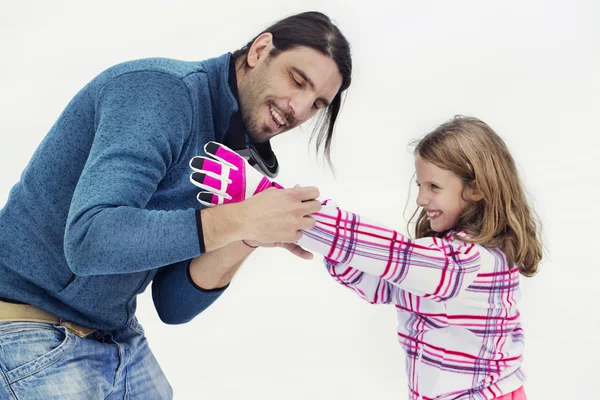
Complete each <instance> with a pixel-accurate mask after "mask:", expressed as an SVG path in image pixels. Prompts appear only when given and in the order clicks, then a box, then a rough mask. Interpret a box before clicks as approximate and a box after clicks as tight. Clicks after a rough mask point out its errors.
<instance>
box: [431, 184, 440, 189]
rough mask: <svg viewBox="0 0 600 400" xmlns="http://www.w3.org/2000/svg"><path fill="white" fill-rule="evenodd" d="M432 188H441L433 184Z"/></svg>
mask: <svg viewBox="0 0 600 400" xmlns="http://www.w3.org/2000/svg"><path fill="white" fill-rule="evenodd" d="M431 188H432V189H439V188H440V187H439V186H438V185H434V184H433V183H432V184H431Z"/></svg>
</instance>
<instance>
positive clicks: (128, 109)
mask: <svg viewBox="0 0 600 400" xmlns="http://www.w3.org/2000/svg"><path fill="white" fill-rule="evenodd" d="M350 76H351V58H350V49H349V45H348V42H347V41H346V39H345V38H344V36H343V35H342V34H341V32H340V31H339V29H338V28H337V27H336V26H334V25H333V24H332V23H331V21H330V20H329V18H328V17H326V16H325V15H323V14H320V13H316V12H310V13H303V14H299V15H295V16H292V17H289V18H286V19H283V20H281V21H279V22H277V23H276V24H274V25H273V26H271V27H269V28H267V29H266V30H265V31H264V32H263V33H261V34H260V35H258V36H257V37H256V38H255V39H253V40H252V41H250V42H249V43H248V44H247V45H246V46H245V47H244V48H242V49H241V50H239V51H237V52H235V53H234V54H233V55H231V54H225V55H223V56H221V57H218V58H214V59H209V60H205V61H202V62H183V61H175V60H166V59H147V60H138V61H131V62H126V63H123V64H120V65H117V66H114V67H112V68H110V69H108V70H107V71H105V72H103V73H101V74H100V75H99V76H97V77H96V78H95V79H94V80H92V81H91V82H90V83H89V84H88V85H86V86H85V87H84V88H83V89H82V90H81V91H80V92H79V93H78V94H77V95H76V96H75V97H74V98H73V100H72V101H71V102H70V104H69V105H68V106H67V108H66V109H65V110H64V112H63V113H62V115H61V116H60V118H59V119H58V121H57V122H56V124H55V125H54V126H53V127H52V129H51V130H50V132H49V133H48V135H47V136H46V137H45V139H44V140H43V142H42V143H41V144H40V146H39V148H38V149H37V151H36V153H35V154H34V156H33V157H32V159H31V161H30V163H29V165H28V166H27V168H26V169H25V171H24V172H23V175H22V179H21V181H20V182H19V183H17V184H16V185H15V186H14V187H13V189H12V190H11V193H10V196H9V199H8V201H7V203H6V205H5V207H4V209H2V211H1V212H0V300H1V302H0V350H1V351H0V371H1V372H2V373H1V374H0V398H18V399H24V398H26V399H33V400H35V399H55V398H56V399H58V398H60V399H95V398H102V399H104V398H106V399H113V398H114V399H117V398H123V397H124V396H125V393H127V396H128V398H130V399H156V398H171V397H172V390H171V387H170V385H169V384H168V382H167V380H166V378H165V377H164V375H163V373H162V371H161V369H160V367H159V366H158V364H157V362H156V360H155V359H154V357H153V355H152V353H151V351H150V349H149V348H148V345H147V342H146V340H145V338H144V336H143V331H142V330H141V327H140V325H139V324H138V322H137V320H136V319H135V316H134V315H135V307H136V296H137V295H138V294H140V293H141V292H143V291H144V290H145V288H146V287H147V286H148V285H149V283H150V282H152V296H153V300H154V304H155V307H156V309H157V311H158V314H159V316H160V318H161V319H162V320H163V321H164V322H166V323H169V324H179V323H184V322H187V321H190V320H191V319H192V318H194V317H195V316H196V315H198V314H199V313H200V312H202V311H203V310H204V309H206V307H208V306H209V305H210V304H211V303H212V302H214V301H215V300H216V299H217V298H218V297H219V296H220V294H221V293H223V291H224V290H225V289H226V287H227V285H228V283H229V281H230V280H231V278H232V276H233V275H234V273H235V272H236V270H237V268H238V267H239V265H240V264H241V262H242V261H243V260H244V259H245V258H246V257H247V256H248V255H249V254H250V253H251V252H252V251H253V249H254V248H255V246H256V245H257V244H258V243H273V242H283V243H286V244H284V245H283V246H284V247H286V248H288V249H289V250H291V251H292V252H294V253H295V254H297V255H299V256H301V257H304V258H308V257H309V254H308V253H306V252H304V251H302V250H301V249H300V248H298V247H297V246H296V245H294V244H292V242H294V241H295V240H297V239H298V238H299V237H300V235H301V234H300V232H299V231H300V230H301V229H305V228H307V227H311V226H313V224H314V220H313V219H312V218H310V217H308V216H307V215H309V214H311V213H313V212H315V211H317V210H318V209H319V208H320V204H319V202H317V201H315V200H314V199H315V198H316V197H317V196H318V190H317V189H316V188H314V187H297V188H294V189H290V190H267V191H265V192H264V193H262V194H260V195H257V196H255V197H253V198H251V199H249V200H248V201H244V202H241V203H238V204H232V205H223V206H218V207H214V208H210V209H201V206H200V203H198V202H197V201H196V193H195V192H196V191H197V189H196V188H194V186H193V185H191V184H190V182H189V179H188V176H189V173H190V169H189V166H188V162H189V160H190V159H191V158H192V157H193V156H195V155H197V154H202V153H203V147H204V145H205V144H206V143H207V142H209V141H211V140H214V141H219V142H223V143H225V144H227V145H228V146H229V147H232V148H233V149H235V150H239V151H240V152H241V153H243V154H246V156H247V157H248V158H250V161H251V162H252V163H254V164H255V165H256V167H257V168H262V169H263V172H265V173H267V174H271V175H274V174H275V173H276V170H277V160H276V158H275V155H274V154H273V153H272V151H271V148H270V145H269V139H270V138H272V137H273V136H276V135H278V134H280V133H283V132H285V131H287V130H289V129H292V128H294V127H296V126H298V125H300V124H302V123H303V122H305V121H307V120H308V119H310V118H311V117H313V116H314V115H315V114H317V113H318V112H319V110H322V111H321V112H322V113H324V123H323V124H322V125H321V132H320V134H319V137H318V140H317V143H318V144H320V143H324V144H325V150H326V154H327V152H328V149H329V145H330V142H331V137H332V133H333V128H334V124H335V120H336V118H337V115H338V112H339V109H340V104H341V96H342V93H343V92H344V91H345V90H346V89H347V88H348V86H349V85H350ZM244 240H246V241H245V242H244Z"/></svg>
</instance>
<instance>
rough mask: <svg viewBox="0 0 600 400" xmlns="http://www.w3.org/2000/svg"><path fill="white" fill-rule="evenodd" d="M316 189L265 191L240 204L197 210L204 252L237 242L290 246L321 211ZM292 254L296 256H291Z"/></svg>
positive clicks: (311, 224)
mask: <svg viewBox="0 0 600 400" xmlns="http://www.w3.org/2000/svg"><path fill="white" fill-rule="evenodd" d="M318 196H319V190H318V189H317V188H316V187H312V186H306V187H295V188H293V189H282V190H277V189H273V188H270V189H267V190H265V191H263V192H261V193H259V194H257V195H256V196H253V197H251V198H249V199H248V200H244V201H242V202H240V203H235V204H225V205H221V206H218V207H212V208H205V209H204V210H202V211H201V217H202V230H203V233H204V244H205V248H206V251H211V250H214V249H217V248H220V247H222V246H224V245H226V244H228V243H231V242H234V241H239V240H242V239H244V240H255V241H258V242H260V243H276V242H283V243H293V242H296V241H297V240H298V239H300V237H302V232H301V230H303V229H311V228H312V227H314V225H315V220H314V219H313V218H312V217H310V216H309V215H310V214H313V213H315V212H317V211H319V210H320V209H321V202H319V201H317V200H315V199H316V198H317V197H318ZM295 254H296V253H295Z"/></svg>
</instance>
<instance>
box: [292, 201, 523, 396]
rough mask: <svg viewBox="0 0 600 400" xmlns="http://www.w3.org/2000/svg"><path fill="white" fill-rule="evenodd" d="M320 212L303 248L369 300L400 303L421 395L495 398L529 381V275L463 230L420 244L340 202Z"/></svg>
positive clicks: (401, 330) (412, 389) (412, 384)
mask: <svg viewBox="0 0 600 400" xmlns="http://www.w3.org/2000/svg"><path fill="white" fill-rule="evenodd" d="M312 216H313V217H314V218H315V219H316V220H317V224H316V226H315V227H314V228H313V229H311V230H307V231H304V232H303V233H304V235H303V237H302V239H300V241H299V242H298V244H299V245H300V246H302V247H304V248H306V249H307V250H310V251H313V252H316V253H319V254H322V255H323V256H325V264H326V266H327V270H328V271H329V273H330V274H331V276H332V277H333V278H334V279H335V280H336V281H338V282H339V283H341V284H342V285H344V286H347V287H349V288H350V289H352V290H354V291H355V292H356V293H357V294H358V295H359V296H360V297H362V298H364V299H365V300H366V301H368V302H370V303H373V304H376V303H382V304H394V305H395V307H396V313H397V317H398V341H399V342H400V345H401V346H402V347H403V348H404V350H405V351H406V355H407V359H406V372H407V375H408V384H409V398H410V399H411V400H417V399H440V400H441V399H456V400H459V399H460V400H465V399H493V398H495V397H499V396H501V395H503V394H507V393H510V392H512V391H514V390H516V389H518V388H519V387H521V386H522V384H523V381H524V380H525V376H524V373H523V371H522V369H521V362H522V354H523V344H524V340H523V339H524V337H523V330H522V328H521V324H520V321H519V311H518V310H517V303H518V301H519V298H520V291H519V271H518V268H517V267H515V266H512V265H508V263H507V260H506V257H505V255H504V253H502V251H501V250H499V249H487V248H484V247H482V246H480V245H475V244H469V243H465V242H463V241H460V240H457V239H456V238H455V237H456V236H459V237H460V236H461V234H460V233H455V232H448V233H447V234H446V235H445V236H444V237H443V238H434V237H426V238H421V239H417V240H411V239H409V238H407V237H406V236H403V235H402V234H400V233H398V232H396V231H394V230H392V229H388V228H384V227H381V226H379V225H376V224H373V223H371V222H369V221H367V220H366V219H364V218H362V217H360V216H359V215H357V214H354V213H351V212H348V211H344V210H341V209H339V208H337V207H335V206H333V205H330V204H328V205H324V206H323V208H322V209H321V211H320V212H319V213H316V214H313V215H312ZM463 236H464V235H463Z"/></svg>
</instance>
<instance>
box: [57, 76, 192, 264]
mask: <svg viewBox="0 0 600 400" xmlns="http://www.w3.org/2000/svg"><path fill="white" fill-rule="evenodd" d="M95 113H96V118H95V136H94V141H93V144H92V147H91V150H90V153H89V157H88V159H87V162H86V165H85V167H84V169H83V171H82V173H81V176H80V178H79V180H78V183H77V185H76V188H75V191H74V194H73V199H72V202H71V208H70V211H69V215H68V218H67V225H66V230H65V237H64V247H65V255H66V258H67V262H68V264H69V266H70V268H71V269H72V270H73V272H74V273H75V274H77V275H104V274H121V273H132V272H140V271H146V270H151V269H156V268H160V267H162V266H165V265H171V264H174V263H177V262H180V261H184V260H189V259H191V258H193V257H196V256H198V255H199V254H200V249H199V247H200V245H199V238H198V229H197V224H196V216H195V210H194V209H191V208H190V209H182V210H175V211H165V210H148V209H145V206H146V204H147V203H148V201H149V200H150V198H151V197H152V195H153V194H154V193H155V192H156V190H157V187H158V185H159V184H160V182H161V180H162V179H163V178H164V176H165V175H166V174H167V172H168V170H169V168H170V166H171V165H173V164H174V163H175V162H176V161H177V160H178V157H179V156H180V154H181V151H182V148H183V145H184V143H185V140H186V139H187V137H188V136H189V133H190V131H191V123H192V122H191V121H192V106H191V101H190V95H189V93H188V90H187V88H186V87H185V85H184V84H183V83H182V82H181V81H180V80H179V79H177V78H176V77H173V76H170V75H168V74H164V73H159V72H132V73H128V74H123V75H121V76H118V77H115V78H112V79H111V80H110V81H108V82H107V83H106V84H105V86H104V87H103V88H102V89H101V91H100V92H99V93H98V97H97V100H96V109H95Z"/></svg>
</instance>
